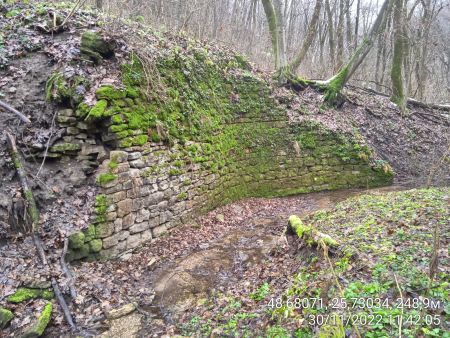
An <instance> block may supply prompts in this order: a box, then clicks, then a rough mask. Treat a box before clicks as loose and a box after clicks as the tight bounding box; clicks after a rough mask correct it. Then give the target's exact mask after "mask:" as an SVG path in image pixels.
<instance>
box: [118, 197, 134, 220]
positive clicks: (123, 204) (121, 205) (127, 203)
mask: <svg viewBox="0 0 450 338" xmlns="http://www.w3.org/2000/svg"><path fill="white" fill-rule="evenodd" d="M132 208H133V200H132V199H131V198H127V199H125V200H123V201H120V202H118V203H117V216H118V217H123V216H125V215H128V214H129V213H130V212H131V211H132Z"/></svg>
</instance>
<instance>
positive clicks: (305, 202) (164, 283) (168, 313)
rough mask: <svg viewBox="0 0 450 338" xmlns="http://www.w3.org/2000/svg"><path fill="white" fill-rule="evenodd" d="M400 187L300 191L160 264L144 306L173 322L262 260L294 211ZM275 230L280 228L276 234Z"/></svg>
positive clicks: (323, 207) (302, 212) (304, 211)
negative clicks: (279, 206) (288, 203)
mask: <svg viewBox="0 0 450 338" xmlns="http://www.w3.org/2000/svg"><path fill="white" fill-rule="evenodd" d="M403 189H404V188H402V187H399V186H391V187H385V188H378V189H370V190H358V189H352V190H340V191H332V192H321V193H313V194H307V195H304V196H301V198H300V201H299V203H298V204H295V207H289V208H284V209H283V210H280V212H279V213H276V214H273V215H267V214H265V213H264V212H261V213H256V214H255V215H253V216H252V217H251V218H250V219H247V220H245V222H244V227H243V228H239V229H237V230H232V231H230V232H228V233H227V234H225V235H224V236H223V237H221V238H218V239H217V240H215V241H212V242H209V243H204V244H203V245H201V248H200V249H199V250H197V251H195V252H192V253H190V254H188V255H186V256H185V257H182V258H179V259H177V260H175V261H172V262H168V263H165V264H162V265H161V266H160V267H158V268H157V269H156V271H155V272H154V275H153V278H152V279H153V283H152V284H153V287H154V289H155V299H154V301H153V304H152V306H151V307H149V308H147V309H146V310H147V311H149V312H151V313H153V315H154V316H155V319H158V320H160V321H161V320H162V321H164V322H165V323H167V324H171V323H174V322H175V321H176V318H177V317H178V315H179V314H181V313H182V312H184V311H186V310H188V309H189V308H190V307H193V306H195V304H196V303H197V302H198V301H199V300H201V299H204V298H206V297H208V296H209V295H210V294H211V293H212V292H213V291H223V290H225V289H226V288H227V286H229V285H230V283H233V281H237V280H239V279H240V278H241V277H242V274H243V272H244V271H245V269H247V268H249V267H250V266H251V265H254V264H259V263H261V262H262V261H263V260H264V259H265V258H266V257H267V254H268V253H269V252H270V251H271V250H272V249H273V248H274V247H275V246H276V245H277V243H278V241H281V240H283V237H282V235H283V229H285V225H286V224H287V219H288V217H289V216H290V215H292V214H296V215H299V216H304V215H306V214H308V213H311V212H314V211H317V210H327V209H331V208H333V207H334V206H335V205H336V204H337V203H339V202H341V201H343V200H345V199H347V198H349V197H352V196H356V195H362V194H365V193H367V192H375V191H379V192H390V191H398V190H403ZM289 198H292V197H286V198H284V199H289ZM296 198H297V199H298V198H299V197H298V196H297V197H296ZM282 199H283V198H282ZM274 229H282V230H280V231H279V232H278V233H274V231H273V230H274Z"/></svg>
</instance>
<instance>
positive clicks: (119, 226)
mask: <svg viewBox="0 0 450 338" xmlns="http://www.w3.org/2000/svg"><path fill="white" fill-rule="evenodd" d="M122 223H123V220H122V218H116V220H115V221H114V232H116V233H117V232H119V231H121V230H122V229H123V228H122Z"/></svg>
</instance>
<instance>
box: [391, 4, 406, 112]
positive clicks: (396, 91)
mask: <svg viewBox="0 0 450 338" xmlns="http://www.w3.org/2000/svg"><path fill="white" fill-rule="evenodd" d="M393 20H394V54H393V56H392V68H391V81H392V96H391V101H392V102H394V103H395V104H397V106H398V107H399V108H400V109H401V110H402V111H404V110H405V108H406V95H405V89H404V84H403V71H402V67H403V59H404V49H405V44H404V37H403V25H402V22H403V0H394V18H393Z"/></svg>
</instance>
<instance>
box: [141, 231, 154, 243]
mask: <svg viewBox="0 0 450 338" xmlns="http://www.w3.org/2000/svg"><path fill="white" fill-rule="evenodd" d="M152 238H153V236H152V231H151V230H150V229H148V230H145V231H143V232H141V243H144V242H147V241H149V240H151V239H152Z"/></svg>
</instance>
